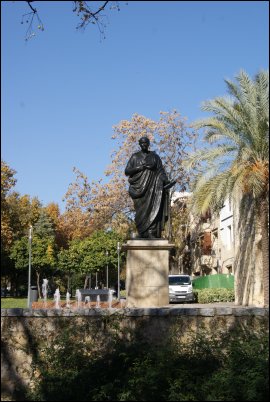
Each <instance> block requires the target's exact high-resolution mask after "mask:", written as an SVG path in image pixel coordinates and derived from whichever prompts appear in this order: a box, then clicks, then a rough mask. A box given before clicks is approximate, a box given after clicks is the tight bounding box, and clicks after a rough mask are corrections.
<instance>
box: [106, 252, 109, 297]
mask: <svg viewBox="0 0 270 402" xmlns="http://www.w3.org/2000/svg"><path fill="white" fill-rule="evenodd" d="M108 255H109V252H108V250H106V263H107V267H106V287H107V289H109V269H108Z"/></svg>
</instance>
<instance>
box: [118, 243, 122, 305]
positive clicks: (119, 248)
mask: <svg viewBox="0 0 270 402" xmlns="http://www.w3.org/2000/svg"><path fill="white" fill-rule="evenodd" d="M120 250H121V247H120V243H119V241H118V242H117V256H118V269H117V299H118V300H120Z"/></svg>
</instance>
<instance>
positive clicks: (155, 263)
mask: <svg viewBox="0 0 270 402" xmlns="http://www.w3.org/2000/svg"><path fill="white" fill-rule="evenodd" d="M172 248H174V245H173V244H169V242H168V240H161V239H157V240H128V242H127V243H126V244H124V245H123V246H122V249H123V250H127V273H126V292H127V307H162V306H165V305H168V304H169V285H168V273H169V252H170V250H171V249H172Z"/></svg>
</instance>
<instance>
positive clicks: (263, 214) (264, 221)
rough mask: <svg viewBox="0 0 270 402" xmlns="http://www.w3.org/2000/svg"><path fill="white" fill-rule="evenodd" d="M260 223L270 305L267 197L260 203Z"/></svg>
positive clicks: (264, 275)
mask: <svg viewBox="0 0 270 402" xmlns="http://www.w3.org/2000/svg"><path fill="white" fill-rule="evenodd" d="M260 224H261V235H262V243H261V244H262V264H263V292H264V306H268V305H269V234H268V202H267V197H265V198H264V199H262V201H261V205H260Z"/></svg>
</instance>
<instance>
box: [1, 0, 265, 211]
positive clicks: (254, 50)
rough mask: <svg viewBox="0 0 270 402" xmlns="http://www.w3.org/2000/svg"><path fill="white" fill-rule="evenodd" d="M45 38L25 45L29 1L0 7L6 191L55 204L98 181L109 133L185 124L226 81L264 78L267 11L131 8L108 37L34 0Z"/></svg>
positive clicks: (66, 9)
mask: <svg viewBox="0 0 270 402" xmlns="http://www.w3.org/2000/svg"><path fill="white" fill-rule="evenodd" d="M32 4H33V6H34V7H36V8H37V9H38V12H39V15H40V17H41V19H42V22H43V24H44V27H45V30H44V32H39V31H38V30H36V32H37V36H36V37H35V38H33V39H31V40H30V41H28V42H25V40H24V38H25V31H26V26H25V25H24V24H21V19H22V15H23V14H25V13H27V12H29V11H30V10H29V7H28V5H27V4H26V2H24V1H21V2H11V1H2V2H1V9H2V36H1V37H2V74H1V76H2V92H1V96H2V109H1V111H2V127H1V128H2V130H1V131H2V137H1V143H2V154H1V157H2V159H3V160H4V161H6V162H7V163H8V164H9V165H10V166H11V167H12V168H13V169H15V170H16V171H17V174H16V178H17V185H16V187H15V189H16V190H17V191H19V192H20V193H21V194H29V195H30V196H31V197H34V196H37V197H38V198H39V199H40V201H41V202H42V203H43V205H46V204H47V203H49V202H52V201H53V202H57V203H59V205H60V207H61V209H62V210H63V207H64V204H63V202H62V198H63V196H64V194H65V192H66V191H67V188H68V185H69V183H71V182H72V181H73V180H74V178H75V176H74V174H73V172H72V168H73V166H76V167H77V168H78V169H79V170H81V171H82V172H83V173H85V174H86V175H87V176H88V178H89V180H90V181H91V180H98V179H99V178H102V177H104V170H105V169H106V167H107V166H108V164H109V163H110V154H111V151H112V150H113V148H114V142H113V140H111V136H112V134H113V128H112V127H113V125H116V124H118V123H119V122H120V121H121V120H125V119H131V117H132V115H133V114H134V113H139V114H142V115H144V116H146V117H149V118H152V119H156V120H158V119H159V112H160V111H171V110H173V109H177V110H178V111H179V112H180V113H181V115H182V116H186V117H187V119H188V123H190V122H191V121H193V120H195V119H198V118H201V117H204V116H205V113H203V112H201V110H200V105H201V102H202V101H204V100H206V99H209V98H213V97H215V96H219V95H225V94H226V85H225V83H224V79H225V78H229V79H233V78H234V77H235V75H236V74H237V73H238V72H239V71H240V69H244V70H245V71H246V72H247V73H248V74H249V75H251V76H254V74H256V73H257V72H258V71H259V70H260V69H268V60H269V53H268V48H269V43H268V37H269V18H268V14H269V3H268V1H155V2H152V1H151V2H149V1H131V2H128V5H126V2H119V5H120V11H119V12H118V11H116V10H111V11H109V10H108V11H107V12H106V15H107V18H108V21H107V28H106V31H105V34H106V39H104V40H101V38H100V34H99V31H98V29H97V27H95V26H94V25H91V26H89V27H88V28H86V30H85V31H84V32H82V31H77V30H76V25H77V23H78V22H79V20H78V18H77V17H76V15H75V13H73V12H72V8H73V2H69V1H61V2H59V1H54V2H49V1H42V2H41V1H36V2H34V3H32Z"/></svg>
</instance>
